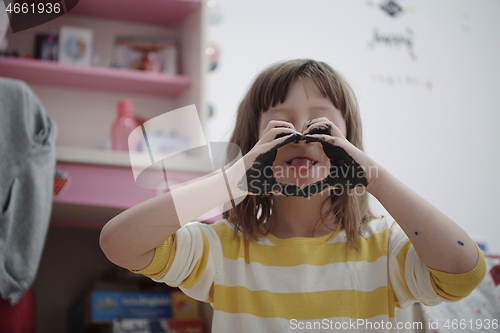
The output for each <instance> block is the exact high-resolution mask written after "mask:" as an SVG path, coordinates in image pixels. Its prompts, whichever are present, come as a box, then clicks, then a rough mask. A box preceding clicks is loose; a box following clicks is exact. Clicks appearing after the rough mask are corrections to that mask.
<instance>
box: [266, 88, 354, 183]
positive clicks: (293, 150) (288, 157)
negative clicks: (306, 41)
mask: <svg viewBox="0 0 500 333" xmlns="http://www.w3.org/2000/svg"><path fill="white" fill-rule="evenodd" d="M321 117H326V118H328V119H329V120H330V121H332V122H333V123H334V124H335V126H337V127H338V129H339V130H340V131H341V132H342V134H343V135H344V137H346V136H347V130H346V123H345V119H344V117H343V116H342V113H341V112H340V110H338V109H337V108H335V106H334V105H333V103H332V101H331V100H330V99H329V98H327V97H323V95H322V94H321V92H320V90H319V89H318V87H317V86H316V85H315V84H314V83H313V81H312V80H311V79H309V78H304V79H295V80H294V81H293V82H292V84H291V85H290V89H289V90H288V94H287V96H286V99H285V101H284V103H281V104H276V106H274V107H271V108H269V110H267V111H266V112H263V113H261V115H260V124H259V139H260V138H261V137H262V135H263V131H264V129H265V128H266V126H267V124H268V123H269V121H271V120H281V121H286V122H289V123H290V124H292V125H293V126H294V127H295V130H297V131H298V132H302V131H304V130H305V129H306V125H307V122H308V121H309V120H311V119H315V118H321ZM329 172H330V160H329V159H328V157H326V155H325V153H324V152H323V146H322V145H321V143H319V142H306V141H305V140H301V141H299V142H293V143H290V144H287V145H285V146H283V147H281V148H279V149H278V152H277V155H276V159H275V161H274V163H273V173H274V178H275V179H276V181H277V182H279V183H282V184H294V185H297V186H299V187H301V188H304V187H305V186H307V185H309V184H312V183H314V182H316V181H318V180H321V179H324V178H325V177H326V176H328V173H329Z"/></svg>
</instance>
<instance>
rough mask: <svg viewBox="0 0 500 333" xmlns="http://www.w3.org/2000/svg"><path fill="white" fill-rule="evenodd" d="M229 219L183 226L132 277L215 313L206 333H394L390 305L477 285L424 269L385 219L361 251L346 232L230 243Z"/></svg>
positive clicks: (445, 296)
mask: <svg viewBox="0 0 500 333" xmlns="http://www.w3.org/2000/svg"><path fill="white" fill-rule="evenodd" d="M233 228H234V226H233V225H232V224H231V223H230V222H228V221H227V220H221V221H218V222H216V223H214V224H211V225H210V224H204V223H200V222H190V223H188V224H187V225H185V226H184V227H182V228H180V229H179V230H177V232H176V233H175V234H174V235H172V236H171V237H170V238H168V239H167V240H166V241H165V242H164V243H163V244H162V245H160V246H158V247H157V248H156V251H155V256H154V259H153V261H152V263H151V264H150V265H149V266H148V267H146V268H145V269H143V270H140V271H135V272H136V273H141V274H144V275H146V276H149V277H151V278H152V279H153V280H154V281H157V282H164V283H166V284H168V285H170V286H174V287H179V288H180V289H181V290H182V291H183V292H184V293H186V294H187V295H188V296H190V297H192V298H195V299H197V300H200V301H204V302H209V303H211V305H212V306H213V308H214V317H213V323H212V331H213V332H217V333H219V332H238V333H242V332H252V333H253V332H273V333H274V332H296V331H301V329H303V330H304V331H307V332H322V331H325V330H326V331H328V330H332V331H356V332H363V331H365V332H370V331H377V332H397V320H396V317H395V308H396V307H400V308H406V307H408V306H409V305H411V304H413V303H414V302H415V301H420V302H422V303H424V304H426V305H436V304H439V303H440V302H442V301H455V300H459V299H461V298H463V297H465V296H467V295H468V294H469V293H470V292H471V291H472V290H473V289H474V288H475V287H476V286H477V285H479V283H480V282H481V281H482V279H483V278H484V275H485V273H486V265H485V260H484V256H483V254H482V252H481V251H480V250H479V248H478V251H479V256H480V257H479V262H478V264H477V266H476V267H475V268H474V269H473V270H472V271H470V272H467V273H463V274H449V273H444V272H440V271H436V270H432V269H429V268H428V267H427V266H425V265H424V264H423V263H422V262H421V260H420V258H419V257H418V255H417V253H416V252H415V249H414V248H413V245H412V244H411V242H410V241H409V239H408V237H407V236H406V234H405V233H404V232H403V230H402V229H401V228H400V226H399V225H398V224H397V223H396V222H395V221H394V219H392V217H390V216H386V217H383V218H379V219H375V220H372V221H370V222H369V223H368V225H367V227H366V229H364V231H363V237H362V238H361V239H360V249H359V251H356V250H353V249H352V248H351V247H349V246H348V245H347V243H346V235H345V231H344V230H338V231H334V232H333V237H332V238H331V239H328V238H329V237H330V236H332V234H328V235H325V236H322V237H317V238H308V237H294V238H289V239H279V238H276V237H274V236H273V235H272V234H270V233H269V234H267V235H266V236H262V237H260V239H259V241H256V242H254V241H248V240H246V239H245V238H244V237H243V235H242V234H241V233H238V235H237V237H236V238H233Z"/></svg>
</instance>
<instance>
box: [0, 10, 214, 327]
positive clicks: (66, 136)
mask: <svg viewBox="0 0 500 333" xmlns="http://www.w3.org/2000/svg"><path fill="white" fill-rule="evenodd" d="M205 7H206V5H205V1H204V0H148V1H137V0H106V1H102V0H82V1H79V3H78V4H77V5H76V7H75V8H73V9H72V10H71V11H70V12H69V13H68V14H65V15H63V16H61V17H59V18H57V19H55V20H53V21H50V22H47V23H45V24H43V25H41V26H38V27H35V28H32V29H28V30H25V31H22V32H18V33H16V34H13V33H12V32H10V28H9V29H8V32H7V34H6V38H7V39H8V42H9V44H8V45H9V50H13V49H15V50H17V51H18V52H19V53H20V54H21V55H22V56H24V55H30V54H32V52H33V50H32V49H33V44H34V36H35V34H36V33H38V32H42V31H47V30H58V29H59V28H60V27H61V26H63V25H68V26H79V27H86V28H92V29H93V31H94V49H95V50H96V54H98V55H99V57H98V59H99V60H98V62H97V63H93V65H92V66H89V67H81V66H72V65H65V64H59V63H57V62H47V61H40V60H33V59H25V58H0V76H6V77H11V78H15V79H19V80H23V81H25V82H26V83H28V84H29V85H30V86H31V88H32V89H33V90H34V92H35V93H36V94H37V96H38V97H39V99H40V100H41V102H42V104H43V105H44V106H45V108H46V110H47V112H48V113H49V114H50V115H51V117H52V118H53V119H54V120H55V122H56V124H57V131H58V138H57V167H58V169H60V170H61V171H66V172H67V173H68V174H69V177H70V178H69V182H68V185H67V187H66V188H64V189H63V191H62V192H61V193H60V195H58V196H57V197H55V198H54V205H53V210H52V219H51V228H50V229H49V234H48V236H47V241H46V246H45V250H44V253H43V255H42V260H41V263H40V268H39V271H38V275H37V280H36V282H35V285H34V289H35V294H36V295H37V332H51V333H63V332H66V327H65V321H66V308H67V306H68V305H69V304H71V303H72V302H73V301H74V300H75V299H77V298H78V297H79V296H80V295H81V293H82V292H84V291H85V290H87V289H88V288H89V286H90V284H91V281H92V280H95V279H96V278H98V277H99V276H100V275H102V273H103V272H105V271H106V270H107V269H110V268H111V267H113V264H112V263H111V262H109V261H108V260H107V259H106V258H105V257H104V255H103V254H102V252H101V251H100V248H99V243H98V239H99V231H100V229H101V228H102V226H103V225H104V223H105V222H107V221H109V220H110V219H111V218H112V217H113V216H115V215H116V214H118V213H120V212H121V211H123V210H124V209H127V208H129V207H131V206H133V205H135V204H137V203H139V202H141V201H144V200H147V199H149V198H152V197H154V196H156V195H158V194H159V193H162V191H161V190H155V189H142V188H140V187H138V186H137V185H136V184H135V182H134V179H133V174H132V171H131V169H130V158H129V156H128V153H123V152H110V151H105V150H103V149H102V147H103V143H104V142H105V140H106V138H107V137H108V136H109V131H110V128H111V124H112V122H113V120H114V118H115V114H116V103H117V102H118V100H119V99H121V98H132V99H133V100H134V102H135V105H136V115H137V116H138V117H140V118H142V119H143V120H148V119H152V118H154V117H156V116H159V115H161V114H163V113H165V112H167V111H171V110H175V109H178V108H181V107H184V106H187V105H191V104H195V105H196V108H197V110H198V114H199V117H200V120H201V124H202V126H203V127H204V125H205V122H206V118H207V108H206V103H205V88H204V85H205V69H206V68H207V60H206V58H205V53H204V50H205V31H204V29H205V28H204V27H205ZM116 35H135V36H175V37H176V38H177V39H178V51H179V73H180V74H179V75H164V74H159V73H149V72H142V71H137V70H127V69H115V68H109V64H110V60H111V51H112V45H113V43H114V38H115V36H116ZM172 127H173V128H175V129H176V130H179V131H181V132H182V128H179V127H180V126H179V125H178V124H172ZM142 157H143V159H144V163H147V156H145V155H144V156H142ZM167 168H168V169H169V170H170V171H172V172H173V173H172V174H173V175H174V177H173V178H175V181H176V182H177V183H180V182H183V181H186V180H188V179H189V180H191V179H194V178H196V176H201V175H203V174H206V173H207V172H208V171H209V170H210V169H209V166H207V165H204V164H202V163H200V162H199V161H198V160H197V159H196V158H186V159H181V160H178V161H176V162H174V163H170V164H168V165H167ZM151 172H152V173H155V172H156V173H157V174H158V175H159V176H162V175H163V170H154V169H153V170H151ZM209 215H213V214H209ZM209 215H207V216H209ZM207 220H208V221H210V219H209V218H207ZM207 327H209V324H208V325H207Z"/></svg>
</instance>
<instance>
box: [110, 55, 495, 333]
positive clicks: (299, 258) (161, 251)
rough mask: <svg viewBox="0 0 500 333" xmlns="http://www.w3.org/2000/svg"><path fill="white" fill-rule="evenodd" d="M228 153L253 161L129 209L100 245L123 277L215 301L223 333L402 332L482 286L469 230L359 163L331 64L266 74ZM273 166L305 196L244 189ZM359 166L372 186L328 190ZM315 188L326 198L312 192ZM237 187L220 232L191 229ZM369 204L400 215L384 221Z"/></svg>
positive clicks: (342, 86)
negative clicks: (419, 307) (418, 305)
mask: <svg viewBox="0 0 500 333" xmlns="http://www.w3.org/2000/svg"><path fill="white" fill-rule="evenodd" d="M314 133H315V134H314ZM231 142H232V143H234V144H236V145H238V146H239V147H240V148H241V151H242V154H243V157H242V158H241V159H239V160H238V161H237V162H236V163H234V164H233V165H232V166H231V167H229V168H227V169H226V170H225V172H224V173H218V174H216V175H214V176H212V177H209V178H205V179H203V180H201V181H199V182H196V183H192V184H189V185H186V186H184V187H181V188H178V189H175V190H173V191H172V192H175V193H174V195H175V206H174V203H173V198H172V192H168V193H165V194H163V195H160V196H157V197H155V198H153V199H150V200H148V201H145V202H143V203H141V204H139V205H137V206H134V207H132V208H130V209H128V210H127V211H125V212H123V213H121V214H120V215H118V216H116V217H115V218H113V219H112V220H111V221H109V222H108V223H107V224H106V225H105V226H104V228H103V230H102V233H101V239H100V245H101V248H102V250H103V251H104V253H105V254H106V256H107V257H108V258H109V260H111V261H112V262H114V263H115V264H117V265H119V266H122V267H125V268H128V269H130V270H132V271H134V272H136V273H141V274H144V275H146V276H149V277H151V278H152V279H153V280H155V281H158V282H164V283H167V284H168V285H170V286H176V287H179V288H180V289H181V290H182V291H183V292H185V293H186V294H187V295H189V296H191V297H193V298H195V299H197V300H200V301H204V302H209V303H210V304H211V305H212V306H213V308H214V317H213V326H212V330H213V332H288V331H297V330H301V329H304V330H306V331H308V332H314V331H323V330H337V331H348V330H352V331H360V332H362V331H366V332H370V331H374V330H376V331H377V332H395V331H397V330H398V328H402V327H403V326H402V325H404V324H405V323H398V322H397V319H396V317H395V308H396V307H399V308H406V307H408V306H409V305H411V304H412V303H414V302H415V301H420V302H422V303H424V304H426V305H436V304H438V303H440V302H442V301H456V300H459V299H461V298H463V297H465V296H467V295H468V294H469V293H470V292H471V291H472V290H473V289H474V288H475V287H476V286H477V285H478V284H479V283H480V282H481V280H482V279H483V277H484V275H485V273H486V266H485V260H484V257H483V255H482V253H481V251H480V250H479V248H478V247H477V245H476V244H475V243H474V242H473V241H472V240H471V238H470V237H469V236H468V235H467V234H466V233H465V232H464V230H462V229H461V228H460V227H459V226H458V225H457V224H455V223H454V222H453V221H452V220H450V219H449V218H448V217H446V216H445V215H444V214H443V213H441V212H440V211H439V210H437V209H436V208H435V207H433V206H432V205H431V204H430V203H428V202H427V201H425V200H424V199H423V198H421V197H420V196H419V195H418V194H416V193H415V192H413V191H412V190H411V189H409V188H408V187H406V186H405V185H404V184H402V183H401V182H400V181H399V180H398V179H396V178H395V177H394V176H393V175H392V174H390V173H389V172H388V171H387V170H386V169H384V168H383V167H382V166H381V165H379V164H378V163H377V162H375V161H374V160H373V159H372V158H370V157H369V156H368V155H366V154H365V153H364V152H363V148H362V135H361V120H360V115H359V110H358V106H357V102H356V98H355V96H354V94H353V92H352V90H351V88H350V87H349V85H348V83H347V82H346V81H345V79H343V78H342V76H341V75H340V74H339V73H337V72H336V71H334V70H333V69H332V68H331V67H330V66H328V65H327V64H325V63H322V62H316V61H313V60H308V59H306V60H293V61H287V62H283V63H279V64H275V65H273V66H271V67H269V68H267V69H266V70H264V71H263V72H262V73H261V74H260V75H259V76H258V77H257V78H256V80H255V82H254V83H253V85H252V86H251V87H250V89H249V91H248V92H247V94H246V95H245V97H244V99H243V101H242V102H241V104H240V106H239V109H238V117H237V120H236V128H235V130H234V134H233V136H232V138H231ZM335 149H336V150H335ZM332 152H340V153H344V155H343V156H340V157H338V156H339V155H337V157H338V158H337V159H335V156H332V155H335V154H333V153H332ZM327 153H328V155H329V156H327ZM266 161H267V163H268V165H267V166H268V167H271V165H272V171H273V173H272V175H271V179H274V180H275V181H276V183H277V184H281V185H286V184H290V186H294V187H293V188H294V189H295V190H296V191H292V192H290V193H283V192H285V191H284V189H287V188H288V189H289V188H290V187H289V186H281V187H277V188H276V187H273V188H272V190H269V187H265V186H261V185H262V184H259V183H257V184H255V182H254V183H252V186H250V185H249V187H248V190H246V189H245V187H243V186H241V184H243V183H244V182H242V180H243V179H246V178H243V177H248V175H249V172H250V170H256V169H257V170H261V169H262V168H263V166H264V165H262V163H265V162H266ZM335 161H340V162H339V163H338V165H335V167H336V169H335V168H334V165H333V164H334V163H336V162H335ZM355 165H357V166H360V167H361V168H362V171H363V172H362V174H361V175H358V176H359V178H361V185H366V187H364V186H358V187H354V188H353V186H348V185H347V183H346V182H345V181H344V182H339V184H341V186H338V185H337V186H335V184H333V183H332V182H331V180H332V179H337V180H342V178H343V177H342V176H339V175H332V174H331V171H332V170H337V171H339V170H348V168H349V167H354V166H355ZM343 166H345V167H346V168H345V169H344V167H343ZM241 170H244V171H243V172H242V171H241ZM245 171H246V173H245ZM328 171H330V173H329V172H328ZM247 180H248V184H251V180H250V179H247ZM254 181H255V179H254ZM363 182H364V183H363ZM238 184H239V185H240V186H238ZM311 184H321V187H320V190H318V191H316V192H314V191H312V192H308V193H306V192H305V191H303V190H304V189H306V188H310V185H311ZM324 184H327V185H326V186H324ZM357 185H360V184H357ZM228 188H229V189H230V192H231V195H232V198H241V197H244V196H246V197H245V198H244V200H243V201H242V202H241V203H239V204H238V205H237V206H235V207H233V208H232V209H231V210H229V211H227V212H225V213H224V214H223V217H224V219H223V220H221V221H219V222H217V223H214V224H211V225H208V224H204V223H200V222H190V221H192V220H194V219H195V218H196V217H198V216H200V215H202V214H203V213H205V212H207V211H209V210H210V209H212V208H214V207H216V206H218V205H220V204H222V203H224V202H226V201H228V200H227V198H228ZM256 189H258V190H259V189H266V190H265V192H263V191H260V193H259V191H256ZM297 189H300V190H297ZM367 193H371V194H372V195H373V196H374V197H375V198H376V199H378V200H379V201H380V202H381V204H382V205H383V206H384V207H385V208H386V209H387V211H388V212H389V214H390V216H385V217H378V218H377V217H375V216H374V215H373V214H372V213H371V211H370V209H369V207H368V202H367V195H368V194H367ZM395 221H397V223H396V222H395ZM189 222H190V223H189Z"/></svg>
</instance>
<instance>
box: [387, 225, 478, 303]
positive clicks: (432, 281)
mask: <svg viewBox="0 0 500 333" xmlns="http://www.w3.org/2000/svg"><path fill="white" fill-rule="evenodd" d="M476 248H477V251H478V253H479V260H478V262H477V264H476V267H474V269H472V270H471V271H469V272H466V273H461V274H451V273H445V272H441V271H437V270H434V269H431V268H429V267H427V266H426V265H425V264H424V263H423V262H422V261H421V260H420V257H419V256H418V254H417V252H416V250H415V248H414V247H413V244H412V243H411V241H410V240H409V238H408V236H407V235H406V234H405V233H404V231H403V230H402V229H401V227H400V226H399V225H398V224H397V223H396V222H394V223H393V224H392V226H391V229H390V231H389V250H388V257H389V258H388V261H389V278H390V281H391V286H392V288H393V290H394V294H395V295H396V298H397V301H398V305H399V307H400V308H402V309H404V308H406V307H408V306H410V305H411V304H413V303H414V302H416V301H419V302H422V303H423V304H425V305H430V306H433V305H437V304H439V303H441V302H443V301H448V302H450V301H458V300H460V299H462V298H464V297H466V296H468V295H469V294H470V293H471V292H472V291H473V290H474V289H475V288H476V287H477V286H478V285H479V284H480V283H481V281H482V280H483V279H484V276H485V275H486V261H485V258H484V255H483V253H482V252H481V250H480V249H479V247H478V246H477V244H476Z"/></svg>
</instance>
